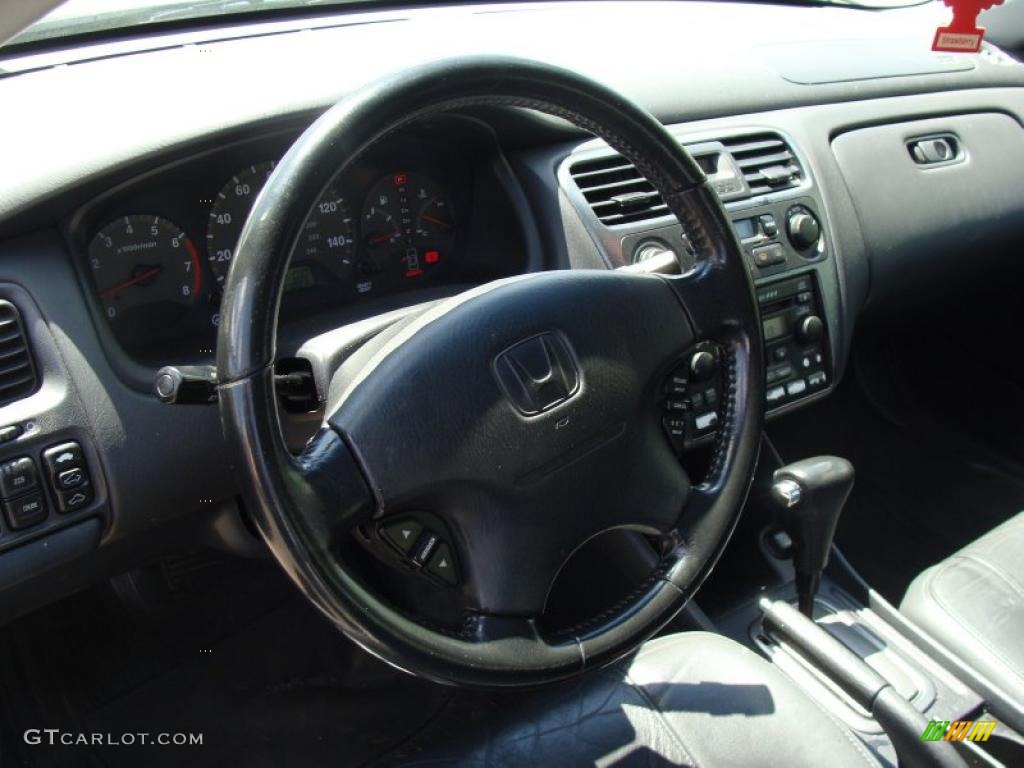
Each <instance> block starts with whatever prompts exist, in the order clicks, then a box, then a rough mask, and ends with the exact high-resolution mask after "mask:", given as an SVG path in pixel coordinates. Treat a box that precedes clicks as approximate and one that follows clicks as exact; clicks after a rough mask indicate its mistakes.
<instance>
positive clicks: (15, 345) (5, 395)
mask: <svg viewBox="0 0 1024 768" xmlns="http://www.w3.org/2000/svg"><path fill="white" fill-rule="evenodd" d="M37 384H38V381H37V380H36V369H35V365H33V363H32V355H31V353H30V352H29V349H28V340H27V339H26V338H25V331H24V329H23V328H22V326H21V315H20V314H19V313H18V310H17V308H16V307H15V306H14V305H13V304H11V303H10V302H9V301H2V300H0V405H6V404H7V403H10V402H13V401H14V400H19V399H21V398H23V397H27V396H28V395H31V394H32V393H33V392H35V391H36V386H37Z"/></svg>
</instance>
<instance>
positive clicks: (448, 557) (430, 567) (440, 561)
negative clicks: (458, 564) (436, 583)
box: [427, 544, 459, 586]
mask: <svg viewBox="0 0 1024 768" xmlns="http://www.w3.org/2000/svg"><path fill="white" fill-rule="evenodd" d="M427 573H430V574H433V575H434V576H437V577H438V578H439V579H441V580H442V581H444V582H446V583H447V584H450V585H452V586H455V585H456V584H458V583H459V576H458V574H457V573H456V571H455V561H454V560H453V559H452V553H451V551H450V550H449V549H448V545H447V544H441V545H440V546H438V548H437V549H436V550H435V551H434V555H433V557H431V558H430V561H429V562H428V563H427Z"/></svg>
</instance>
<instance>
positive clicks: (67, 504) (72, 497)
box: [57, 483, 92, 513]
mask: <svg viewBox="0 0 1024 768" xmlns="http://www.w3.org/2000/svg"><path fill="white" fill-rule="evenodd" d="M91 501H92V486H91V485H89V484H88V483H83V484H82V485H80V486H78V487H77V488H72V489H71V490H70V491H59V492H58V498H57V504H58V506H59V507H60V511H61V512H64V513H67V512H77V511H78V510H80V509H82V508H83V507H85V506H88V504H89V502H91Z"/></svg>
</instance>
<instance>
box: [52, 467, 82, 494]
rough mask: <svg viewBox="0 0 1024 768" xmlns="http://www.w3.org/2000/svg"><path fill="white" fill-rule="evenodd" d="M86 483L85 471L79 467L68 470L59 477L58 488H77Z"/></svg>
mask: <svg viewBox="0 0 1024 768" xmlns="http://www.w3.org/2000/svg"><path fill="white" fill-rule="evenodd" d="M84 482H85V470H84V469H81V468H79V467H75V468H74V469H66V470H64V471H63V472H61V473H60V474H59V475H57V487H58V488H61V489H63V490H65V491H66V490H68V489H69V488H77V487H78V486H80V485H81V484H82V483H84Z"/></svg>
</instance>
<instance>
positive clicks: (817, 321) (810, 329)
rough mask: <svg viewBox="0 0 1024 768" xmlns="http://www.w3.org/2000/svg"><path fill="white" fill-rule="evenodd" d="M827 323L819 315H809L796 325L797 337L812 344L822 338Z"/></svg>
mask: <svg viewBox="0 0 1024 768" xmlns="http://www.w3.org/2000/svg"><path fill="white" fill-rule="evenodd" d="M824 331H825V324H824V323H823V322H821V318H820V317H818V316H817V315H808V316H807V317H805V318H803V319H802V320H801V321H800V322H799V323H798V324H797V326H796V337H797V338H798V339H800V341H802V342H803V343H804V344H812V343H814V342H815V341H818V340H819V339H821V336H822V333H823V332H824Z"/></svg>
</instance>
